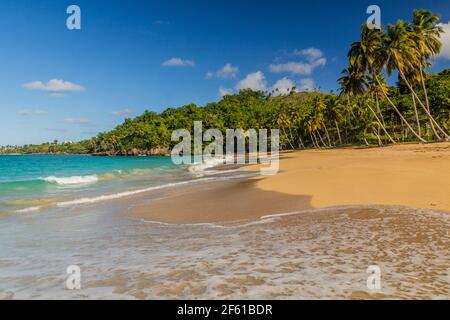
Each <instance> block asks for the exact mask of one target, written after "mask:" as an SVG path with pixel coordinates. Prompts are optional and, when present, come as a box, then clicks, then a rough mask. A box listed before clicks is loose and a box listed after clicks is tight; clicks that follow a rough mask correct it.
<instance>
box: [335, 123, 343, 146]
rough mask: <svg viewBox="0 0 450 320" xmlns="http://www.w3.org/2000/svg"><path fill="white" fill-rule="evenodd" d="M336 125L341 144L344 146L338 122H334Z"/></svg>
mask: <svg viewBox="0 0 450 320" xmlns="http://www.w3.org/2000/svg"><path fill="white" fill-rule="evenodd" d="M334 123H335V124H336V130H337V134H338V137H339V143H340V144H341V145H342V139H341V131H340V130H339V124H338V122H337V120H334Z"/></svg>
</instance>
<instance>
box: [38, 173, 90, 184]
mask: <svg viewBox="0 0 450 320" xmlns="http://www.w3.org/2000/svg"><path fill="white" fill-rule="evenodd" d="M42 180H44V181H46V182H49V183H55V184H58V185H62V186H65V185H77V184H91V183H96V182H98V176H97V175H89V176H72V177H55V176H50V177H46V178H42Z"/></svg>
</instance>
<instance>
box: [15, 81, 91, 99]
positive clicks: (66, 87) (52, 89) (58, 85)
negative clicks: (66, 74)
mask: <svg viewBox="0 0 450 320" xmlns="http://www.w3.org/2000/svg"><path fill="white" fill-rule="evenodd" d="M22 87H23V88H25V89H27V90H36V91H44V92H49V94H50V95H51V96H61V95H63V94H64V93H67V92H80V91H84V90H85V88H84V87H83V86H81V85H79V84H75V83H73V82H70V81H64V80H60V79H52V80H50V81H48V82H47V83H44V82H42V81H32V82H28V83H25V84H23V85H22Z"/></svg>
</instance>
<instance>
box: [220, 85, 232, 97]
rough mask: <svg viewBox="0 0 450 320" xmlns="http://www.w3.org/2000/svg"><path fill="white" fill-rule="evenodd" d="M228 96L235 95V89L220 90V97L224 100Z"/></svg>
mask: <svg viewBox="0 0 450 320" xmlns="http://www.w3.org/2000/svg"><path fill="white" fill-rule="evenodd" d="M227 94H233V89H228V88H224V87H220V88H219V96H220V97H221V98H223V96H226V95H227Z"/></svg>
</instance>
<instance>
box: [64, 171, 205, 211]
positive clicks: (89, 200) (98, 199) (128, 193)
mask: <svg viewBox="0 0 450 320" xmlns="http://www.w3.org/2000/svg"><path fill="white" fill-rule="evenodd" d="M208 180H212V178H204V179H198V180H191V181H181V182H173V183H167V184H164V185H160V186H154V187H148V188H143V189H138V190H133V191H124V192H119V193H114V194H108V195H101V196H97V197H91V198H89V197H85V198H80V199H75V200H70V201H64V202H58V203H57V204H56V205H57V206H58V207H68V206H73V205H79V204H89V203H96V202H101V201H106V200H114V199H120V198H124V197H129V196H133V195H136V194H140V193H144V192H149V191H154V190H160V189H166V188H170V187H177V186H182V185H186V184H190V183H195V182H200V181H201V182H205V181H208Z"/></svg>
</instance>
